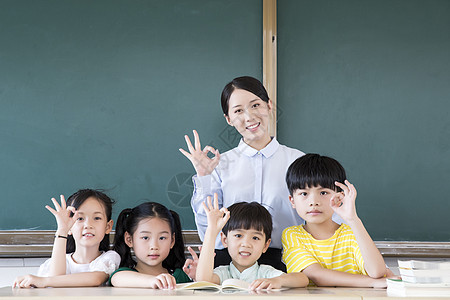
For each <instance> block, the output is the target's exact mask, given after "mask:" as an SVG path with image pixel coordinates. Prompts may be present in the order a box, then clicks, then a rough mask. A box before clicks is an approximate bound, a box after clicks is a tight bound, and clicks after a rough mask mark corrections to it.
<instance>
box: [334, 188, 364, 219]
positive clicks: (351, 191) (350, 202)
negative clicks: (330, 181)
mask: <svg viewBox="0 0 450 300" xmlns="http://www.w3.org/2000/svg"><path fill="white" fill-rule="evenodd" d="M335 184H336V186H338V187H340V188H341V189H342V190H343V192H342V193H336V194H335V195H334V196H333V197H331V199H330V205H331V208H332V209H333V210H334V212H336V213H337V214H338V215H339V216H341V218H343V219H344V220H345V221H346V222H347V223H348V222H351V221H353V220H355V219H357V218H358V216H357V214H356V205H355V202H356V194H357V193H356V189H355V187H354V185H353V184H351V183H350V182H349V181H348V180H345V184H342V183H340V182H337V181H336V182H335Z"/></svg>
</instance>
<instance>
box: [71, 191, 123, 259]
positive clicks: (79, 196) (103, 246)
mask: <svg viewBox="0 0 450 300" xmlns="http://www.w3.org/2000/svg"><path fill="white" fill-rule="evenodd" d="M91 197H92V198H95V199H97V200H98V202H100V203H101V204H102V205H103V207H104V208H105V214H106V218H107V222H109V221H110V220H111V217H112V206H113V204H114V200H112V199H111V198H109V197H108V196H107V195H106V194H105V193H103V192H102V191H100V190H92V189H83V190H79V191H78V192H76V193H74V194H72V195H70V197H69V198H67V201H66V202H67V206H73V207H75V209H77V210H78V208H80V206H81V205H82V204H83V203H84V201H86V200H87V199H88V198H91ZM70 215H71V216H73V213H71V214H70ZM99 250H100V251H108V250H110V242H109V234H105V237H104V238H103V240H102V241H101V242H100V246H99ZM74 251H75V240H74V239H73V236H72V235H69V236H68V238H67V245H66V253H72V252H74Z"/></svg>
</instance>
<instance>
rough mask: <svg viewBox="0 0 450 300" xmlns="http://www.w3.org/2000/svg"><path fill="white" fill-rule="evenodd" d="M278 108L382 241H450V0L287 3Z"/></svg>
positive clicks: (282, 126)
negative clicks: (330, 160)
mask: <svg viewBox="0 0 450 300" xmlns="http://www.w3.org/2000/svg"><path fill="white" fill-rule="evenodd" d="M278 107H279V112H280V113H279V122H278V133H279V139H280V140H281V141H283V142H284V143H286V144H288V145H290V146H292V147H295V148H298V149H301V150H303V151H304V152H314V153H321V154H325V155H329V156H332V157H334V158H336V159H337V160H339V161H340V162H341V163H342V164H343V166H344V167H345V168H346V170H347V176H348V178H349V180H350V181H351V182H352V183H354V184H355V186H356V188H357V189H358V198H357V208H358V213H359V216H360V217H361V218H362V219H363V221H364V223H365V224H366V227H367V229H368V231H369V233H370V234H371V235H372V237H373V238H374V239H375V240H424V241H450V230H449V227H450V204H449V203H450V199H449V193H448V186H449V183H450V113H449V112H450V1H436V0H432V1H402V0H389V1H387V0H386V1H382V0H377V1H368V0H363V1H360V0H358V1H297V0H290V1H287V0H279V1H278Z"/></svg>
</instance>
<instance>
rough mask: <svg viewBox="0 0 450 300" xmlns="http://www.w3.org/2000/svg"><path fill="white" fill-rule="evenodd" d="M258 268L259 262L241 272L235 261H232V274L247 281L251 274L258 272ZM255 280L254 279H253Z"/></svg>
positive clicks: (233, 276)
mask: <svg viewBox="0 0 450 300" xmlns="http://www.w3.org/2000/svg"><path fill="white" fill-rule="evenodd" d="M257 270H258V262H255V264H254V265H253V266H251V267H249V268H247V269H245V270H244V271H242V273H241V272H239V270H238V269H237V268H236V267H235V266H234V265H233V262H231V263H230V274H231V277H232V278H238V279H241V280H244V281H246V278H247V277H249V276H251V275H252V274H256V273H257ZM252 281H253V280H252Z"/></svg>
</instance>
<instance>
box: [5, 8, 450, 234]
mask: <svg viewBox="0 0 450 300" xmlns="http://www.w3.org/2000/svg"><path fill="white" fill-rule="evenodd" d="M261 49H262V1H260V0H258V1H250V0H245V1H241V0H235V1H228V0H227V1H222V0H166V1H150V0H148V1H106V0H99V1H64V0H62V1H60V0H58V1H56V0H55V1H50V0H34V1H33V0H20V1H12V0H11V1H8V0H3V1H0V141H1V147H0V166H1V168H0V188H1V190H2V194H1V197H2V198H1V203H2V206H3V207H2V209H1V210H0V229H54V228H55V221H54V218H53V216H52V215H51V214H50V213H49V212H47V210H46V209H45V208H44V206H45V205H46V204H49V203H50V198H51V197H57V196H58V195H59V194H61V193H62V194H65V195H66V196H68V195H70V194H71V193H73V192H75V191H76V190H77V189H79V188H85V187H91V188H101V189H105V190H106V191H107V193H108V194H109V195H110V196H112V197H113V198H115V199H116V200H117V204H116V205H115V209H114V217H116V216H117V214H118V212H119V211H120V210H121V209H123V208H125V207H132V206H135V205H137V204H139V203H141V202H143V201H159V202H161V203H163V204H165V205H167V206H168V207H170V208H171V209H174V210H176V211H178V212H179V213H180V215H181V217H182V222H183V226H184V228H185V229H194V228H195V224H194V220H193V215H192V211H191V208H190V205H189V199H190V195H191V191H192V183H191V180H190V176H191V175H192V174H193V172H194V170H193V168H192V166H191V164H190V162H189V161H188V160H187V159H186V158H184V156H182V155H181V154H180V153H179V151H178V148H180V147H185V143H184V138H183V136H184V134H186V133H189V134H191V132H192V129H198V130H199V132H200V136H201V138H202V142H203V144H204V145H205V144H207V143H208V144H211V145H213V146H215V147H218V148H219V149H220V150H221V152H224V151H226V150H228V149H229V148H231V147H233V146H234V145H236V144H237V142H238V138H239V137H238V135H237V134H236V132H235V131H234V129H232V128H230V127H229V126H227V124H226V122H225V120H224V119H223V117H222V113H221V109H220V104H219V101H220V100H219V98H220V92H221V90H222V88H223V86H224V85H225V84H226V83H227V82H228V81H229V80H231V79H232V78H234V77H236V76H240V75H244V74H248V75H252V76H255V77H257V78H259V79H261V78H262V50H261ZM449 53H450V2H449V1H446V0H442V1H437V0H431V1H425V0H420V1H419V0H410V1H406V0H404V1H401V0H389V1H387V0H386V1H384V0H371V1H369V0H361V1H350V0H340V1H331V0H330V1H325V0H314V1H313V0H311V1H303V0H278V138H279V140H280V142H281V143H283V144H286V145H288V146H291V147H295V148H298V149H300V150H303V151H304V152H316V153H322V154H326V155H330V156H332V157H335V158H336V159H338V160H339V161H340V162H342V164H343V165H344V167H345V168H346V169H347V173H348V177H349V179H350V180H351V181H352V182H353V183H354V184H355V185H356V187H357V189H358V199H357V208H358V213H359V215H360V217H361V218H362V219H363V221H364V223H365V224H366V227H367V228H368V230H369V232H370V233H371V235H372V237H373V238H374V239H375V240H424V241H449V240H450V231H449V230H448V228H449V226H450V221H449V219H450V218H449V213H450V205H449V203H450V201H449V200H448V195H447V194H448V193H447V185H448V182H450V159H449V157H450V155H449V154H450V115H449V111H450V84H449V82H450V54H449ZM191 136H192V134H191Z"/></svg>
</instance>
